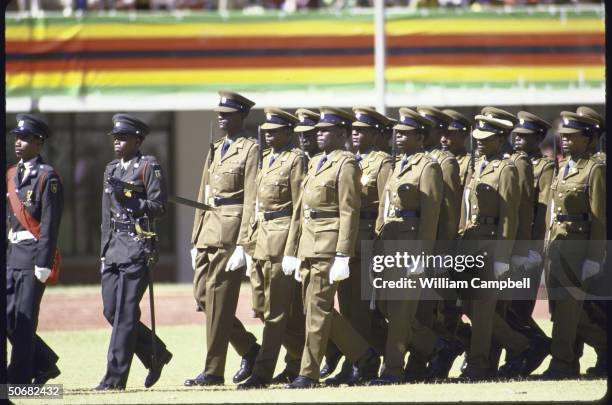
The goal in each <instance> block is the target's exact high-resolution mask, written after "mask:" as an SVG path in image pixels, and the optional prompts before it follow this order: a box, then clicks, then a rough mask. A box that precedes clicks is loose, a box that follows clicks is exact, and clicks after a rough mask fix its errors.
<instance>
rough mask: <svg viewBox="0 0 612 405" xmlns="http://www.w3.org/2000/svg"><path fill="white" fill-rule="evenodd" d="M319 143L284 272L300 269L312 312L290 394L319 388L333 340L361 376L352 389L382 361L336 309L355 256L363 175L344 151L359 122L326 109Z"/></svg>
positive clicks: (306, 303) (308, 312) (306, 301)
mask: <svg viewBox="0 0 612 405" xmlns="http://www.w3.org/2000/svg"><path fill="white" fill-rule="evenodd" d="M320 110H321V116H320V120H319V123H318V124H317V125H316V127H317V128H318V129H319V132H318V136H317V142H318V144H319V148H320V149H322V150H323V153H322V154H320V155H318V156H316V157H314V158H313V159H312V160H311V161H310V165H309V170H308V175H307V176H306V178H305V179H304V182H303V184H302V189H303V194H302V200H301V207H300V209H299V210H295V211H294V217H299V218H300V225H301V226H300V227H299V228H300V229H298V227H297V226H296V222H295V220H294V222H292V226H291V230H290V233H289V240H298V238H297V237H295V235H297V233H298V232H300V231H301V235H300V237H299V244H298V249H297V257H298V258H299V259H298V258H296V257H295V245H294V244H290V243H288V244H287V245H286V246H285V258H283V270H284V271H291V270H294V269H296V268H297V269H298V271H299V277H300V279H301V281H302V283H303V287H302V292H303V296H304V307H305V310H306V342H305V345H304V351H303V353H302V364H301V369H300V375H299V376H298V377H297V378H296V379H295V380H294V381H293V382H292V383H291V384H289V385H288V387H289V388H309V387H313V386H315V385H317V383H318V379H319V372H320V365H321V361H322V360H323V355H324V353H325V350H326V347H327V344H328V340H331V341H333V342H334V344H335V345H336V346H338V348H339V349H340V351H341V352H342V353H343V354H344V355H345V356H346V357H347V359H348V360H349V361H351V362H356V363H357V365H358V366H357V367H358V370H359V372H358V373H357V375H356V376H354V377H355V380H352V381H351V383H360V382H363V381H367V380H368V379H370V378H372V377H374V376H375V375H376V373H377V372H378V367H379V364H380V359H379V358H378V356H377V355H376V353H375V352H374V351H373V349H371V348H369V347H368V343H367V342H366V341H365V339H364V338H363V337H361V336H360V335H359V334H358V333H357V332H356V331H355V330H354V329H353V327H352V326H351V324H350V323H349V322H348V320H347V319H346V318H344V317H343V316H342V315H340V314H339V313H338V312H337V311H336V310H335V309H334V308H333V305H334V296H335V294H336V290H337V288H338V282H339V281H341V280H344V279H346V278H347V277H349V275H350V273H349V259H350V257H352V256H354V254H355V242H356V239H357V233H356V232H355V229H357V226H358V223H359V209H360V203H361V199H360V196H359V191H360V189H361V184H360V182H359V179H360V177H361V170H360V169H359V166H358V164H357V161H356V160H355V157H354V155H353V154H351V153H349V152H346V151H343V150H342V149H343V147H344V143H345V141H346V138H347V136H348V134H349V131H350V128H351V123H352V121H353V117H352V116H351V115H350V114H348V113H347V112H345V111H343V110H340V109H336V108H329V107H321V109H320Z"/></svg>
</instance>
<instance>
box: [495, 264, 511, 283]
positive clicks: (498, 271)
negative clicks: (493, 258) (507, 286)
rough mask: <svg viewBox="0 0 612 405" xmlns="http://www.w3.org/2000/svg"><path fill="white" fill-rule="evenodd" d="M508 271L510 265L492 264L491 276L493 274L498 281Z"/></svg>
mask: <svg viewBox="0 0 612 405" xmlns="http://www.w3.org/2000/svg"><path fill="white" fill-rule="evenodd" d="M508 270H510V265H509V264H508V263H502V262H494V263H493V274H495V278H496V279H498V280H499V279H500V278H501V277H502V276H503V275H504V274H506V272H507V271H508Z"/></svg>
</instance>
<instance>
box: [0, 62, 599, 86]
mask: <svg viewBox="0 0 612 405" xmlns="http://www.w3.org/2000/svg"><path fill="white" fill-rule="evenodd" d="M386 78H387V80H389V81H413V82H425V83H426V82H430V83H441V82H453V83H457V82H465V83H470V82H481V83H483V82H490V83H494V82H512V81H516V82H521V81H526V82H538V81H542V82H550V81H578V82H580V81H600V80H604V67H603V66H598V67H593V66H561V67H554V66H553V67H540V66H538V67H535V66H534V67H530V66H523V67H481V66H458V67H454V66H448V67H441V66H412V67H390V68H388V69H387V72H386ZM373 80H374V69H373V68H371V67H354V68H347V67H340V68H304V69H292V68H279V69H210V70H145V71H94V72H85V73H83V72H75V71H71V72H46V73H45V72H41V73H35V74H34V75H30V74H28V73H16V74H9V75H7V77H6V86H7V89H15V88H23V87H28V86H33V87H42V88H59V87H70V86H85V87H103V86H115V87H120V86H137V85H152V86H156V85H157V86H181V85H190V84H191V85H194V86H197V85H211V84H212V85H214V84H215V83H220V84H227V83H234V84H260V85H262V86H265V85H266V84H268V85H271V86H272V85H283V84H287V85H326V84H329V85H334V84H351V83H370V82H373Z"/></svg>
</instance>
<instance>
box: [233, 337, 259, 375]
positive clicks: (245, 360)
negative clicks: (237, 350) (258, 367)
mask: <svg viewBox="0 0 612 405" xmlns="http://www.w3.org/2000/svg"><path fill="white" fill-rule="evenodd" d="M260 347H261V346H260V345H259V344H258V343H255V344H253V346H252V347H251V349H250V350H249V351H248V352H247V354H245V355H244V356H243V357H242V361H241V362H240V368H239V369H238V371H236V374H234V377H233V378H232V381H233V382H235V383H236V384H238V383H240V382H243V381H244V380H246V379H247V378H249V377H250V376H251V373H252V372H253V366H254V365H255V359H256V358H257V354H258V353H259V348H260Z"/></svg>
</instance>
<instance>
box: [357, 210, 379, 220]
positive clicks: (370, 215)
mask: <svg viewBox="0 0 612 405" xmlns="http://www.w3.org/2000/svg"><path fill="white" fill-rule="evenodd" d="M376 218H378V212H376V211H361V212H359V219H376Z"/></svg>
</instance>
